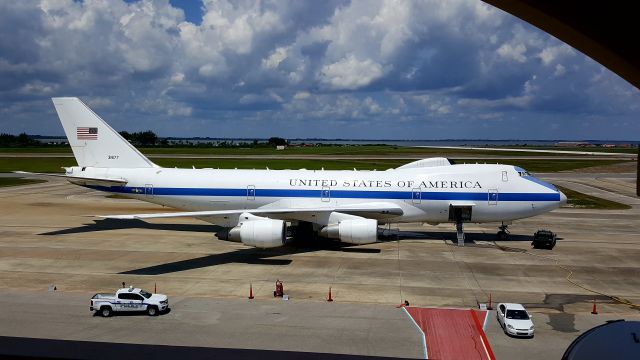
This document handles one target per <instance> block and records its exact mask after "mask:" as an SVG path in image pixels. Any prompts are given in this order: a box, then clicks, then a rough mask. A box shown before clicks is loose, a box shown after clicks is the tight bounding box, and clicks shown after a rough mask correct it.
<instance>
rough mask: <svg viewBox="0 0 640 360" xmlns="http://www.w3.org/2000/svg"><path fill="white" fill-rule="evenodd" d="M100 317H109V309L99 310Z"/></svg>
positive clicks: (104, 307) (106, 307)
mask: <svg viewBox="0 0 640 360" xmlns="http://www.w3.org/2000/svg"><path fill="white" fill-rule="evenodd" d="M100 315H102V317H109V316H111V308H110V307H108V306H103V307H101V308H100Z"/></svg>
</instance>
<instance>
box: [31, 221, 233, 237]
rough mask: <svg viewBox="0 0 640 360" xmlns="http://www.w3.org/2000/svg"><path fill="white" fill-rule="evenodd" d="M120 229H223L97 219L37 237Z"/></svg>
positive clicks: (208, 231) (196, 230)
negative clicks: (90, 222)
mask: <svg viewBox="0 0 640 360" xmlns="http://www.w3.org/2000/svg"><path fill="white" fill-rule="evenodd" d="M120 229H151V230H168V231H187V232H206V233H215V232H218V231H221V230H223V229H224V228H223V227H220V226H216V225H212V224H153V223H148V222H145V221H142V220H138V219H134V220H122V219H99V220H93V224H84V225H82V226H78V227H74V228H69V229H62V230H55V231H49V232H45V233H41V234H38V235H66V234H80V233H87V232H95V231H108V230H120Z"/></svg>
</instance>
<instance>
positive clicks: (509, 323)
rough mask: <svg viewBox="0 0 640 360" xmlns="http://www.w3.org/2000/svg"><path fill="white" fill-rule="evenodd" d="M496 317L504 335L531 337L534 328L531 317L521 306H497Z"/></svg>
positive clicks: (510, 304) (502, 304) (505, 304)
mask: <svg viewBox="0 0 640 360" xmlns="http://www.w3.org/2000/svg"><path fill="white" fill-rule="evenodd" d="M496 317H497V318H498V323H499V324H500V326H501V327H502V329H503V330H504V332H505V334H508V335H513V336H530V337H533V332H534V326H533V321H531V315H529V313H528V312H527V310H526V309H525V308H524V306H522V305H521V304H512V303H501V304H498V310H497V311H496Z"/></svg>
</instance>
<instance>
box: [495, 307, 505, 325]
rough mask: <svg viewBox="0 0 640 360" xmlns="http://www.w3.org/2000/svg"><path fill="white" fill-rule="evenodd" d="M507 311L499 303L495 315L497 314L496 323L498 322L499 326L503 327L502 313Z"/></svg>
mask: <svg viewBox="0 0 640 360" xmlns="http://www.w3.org/2000/svg"><path fill="white" fill-rule="evenodd" d="M506 312H507V308H506V306H504V305H500V306H498V311H497V316H498V323H500V326H502V327H504V315H505V313H506Z"/></svg>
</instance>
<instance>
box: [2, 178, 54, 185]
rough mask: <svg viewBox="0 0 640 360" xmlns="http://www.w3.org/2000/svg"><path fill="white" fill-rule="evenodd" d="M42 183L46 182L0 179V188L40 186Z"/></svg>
mask: <svg viewBox="0 0 640 360" xmlns="http://www.w3.org/2000/svg"><path fill="white" fill-rule="evenodd" d="M43 182H47V180H40V179H23V178H0V187H7V186H20V185H29V184H40V183H43Z"/></svg>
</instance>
